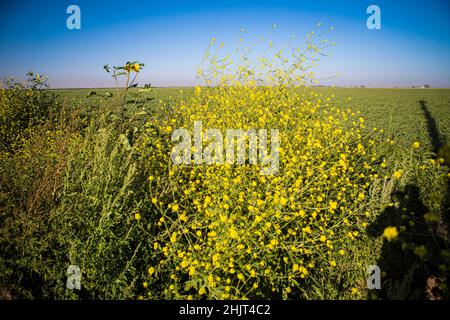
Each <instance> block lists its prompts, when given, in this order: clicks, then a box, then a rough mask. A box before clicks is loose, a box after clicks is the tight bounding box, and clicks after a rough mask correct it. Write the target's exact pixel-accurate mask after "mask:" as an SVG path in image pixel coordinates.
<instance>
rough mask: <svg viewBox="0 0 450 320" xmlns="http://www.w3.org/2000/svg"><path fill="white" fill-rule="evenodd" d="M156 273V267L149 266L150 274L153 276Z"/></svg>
mask: <svg viewBox="0 0 450 320" xmlns="http://www.w3.org/2000/svg"><path fill="white" fill-rule="evenodd" d="M154 273H155V268H153V267H150V268H148V275H149V276H151V275H152V274H154Z"/></svg>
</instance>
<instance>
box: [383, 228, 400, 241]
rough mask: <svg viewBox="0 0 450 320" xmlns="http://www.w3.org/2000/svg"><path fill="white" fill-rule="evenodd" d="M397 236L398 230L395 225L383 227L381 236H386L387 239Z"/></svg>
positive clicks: (390, 239)
mask: <svg viewBox="0 0 450 320" xmlns="http://www.w3.org/2000/svg"><path fill="white" fill-rule="evenodd" d="M397 236H398V231H397V228H396V227H387V228H386V229H384V232H383V237H385V238H386V240H387V241H392V240H394V239H395V238H397Z"/></svg>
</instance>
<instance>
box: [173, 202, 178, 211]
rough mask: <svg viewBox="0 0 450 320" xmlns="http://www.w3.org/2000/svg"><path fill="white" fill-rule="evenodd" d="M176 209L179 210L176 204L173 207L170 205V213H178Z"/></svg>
mask: <svg viewBox="0 0 450 320" xmlns="http://www.w3.org/2000/svg"><path fill="white" fill-rule="evenodd" d="M178 209H179V206H178V204H174V205H172V212H177V211H178Z"/></svg>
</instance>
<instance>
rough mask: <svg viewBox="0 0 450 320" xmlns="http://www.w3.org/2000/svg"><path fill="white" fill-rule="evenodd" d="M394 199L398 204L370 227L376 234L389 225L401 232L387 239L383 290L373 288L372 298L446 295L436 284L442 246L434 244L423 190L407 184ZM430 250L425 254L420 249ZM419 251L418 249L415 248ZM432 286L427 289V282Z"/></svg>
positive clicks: (383, 255) (381, 260) (382, 259)
mask: <svg viewBox="0 0 450 320" xmlns="http://www.w3.org/2000/svg"><path fill="white" fill-rule="evenodd" d="M391 196H392V198H393V200H396V201H398V203H399V204H400V205H399V206H398V207H388V208H387V209H386V210H384V211H383V213H382V214H381V215H380V216H379V217H378V218H377V220H376V221H375V222H374V223H372V224H371V225H370V226H369V227H368V233H369V235H370V236H372V237H381V236H382V235H383V232H384V230H385V228H387V227H392V226H393V227H396V228H397V230H399V231H400V230H402V229H403V228H406V229H403V231H400V234H401V236H399V237H397V238H396V239H394V240H392V241H387V240H386V239H384V240H383V246H382V249H381V254H380V257H379V259H378V261H377V265H378V266H379V267H380V270H381V290H371V292H370V294H369V297H368V298H369V299H383V300H385V299H388V300H399V299H400V300H404V299H426V298H435V299H436V298H437V299H438V298H440V297H441V296H442V293H441V292H438V291H439V289H438V288H437V285H436V284H434V285H433V283H432V282H433V281H434V282H436V281H437V278H436V276H434V275H437V274H438V271H439V270H438V265H439V263H437V260H436V258H437V257H438V256H439V255H440V250H439V248H440V246H437V247H436V246H435V245H434V243H433V242H434V239H435V235H434V234H430V233H433V230H430V229H429V228H428V226H427V223H426V222H425V220H424V217H423V215H424V214H426V213H427V212H428V208H427V207H426V206H425V205H424V204H423V203H422V201H420V190H419V189H418V188H417V187H416V186H414V185H407V186H406V187H405V188H404V190H403V191H397V192H394V193H393V194H392V195H391ZM422 246H424V247H425V248H427V252H426V253H425V254H424V255H423V257H422V258H421V257H420V256H419V255H418V254H422V252H421V251H420V249H416V248H421V247H422ZM415 251H416V252H415ZM428 282H430V289H429V290H428V291H429V292H427V288H426V287H427V283H428Z"/></svg>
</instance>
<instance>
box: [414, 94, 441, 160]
mask: <svg viewBox="0 0 450 320" xmlns="http://www.w3.org/2000/svg"><path fill="white" fill-rule="evenodd" d="M419 104H420V108H421V109H422V112H423V115H424V117H425V120H426V122H427V129H428V136H429V137H430V141H431V145H432V146H433V152H434V153H436V154H437V153H438V152H439V149H440V148H441V147H442V145H443V141H442V137H441V134H440V133H439V130H438V128H437V125H436V120H434V118H433V117H432V116H431V113H430V111H429V110H428V106H427V101H426V100H420V101H419Z"/></svg>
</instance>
